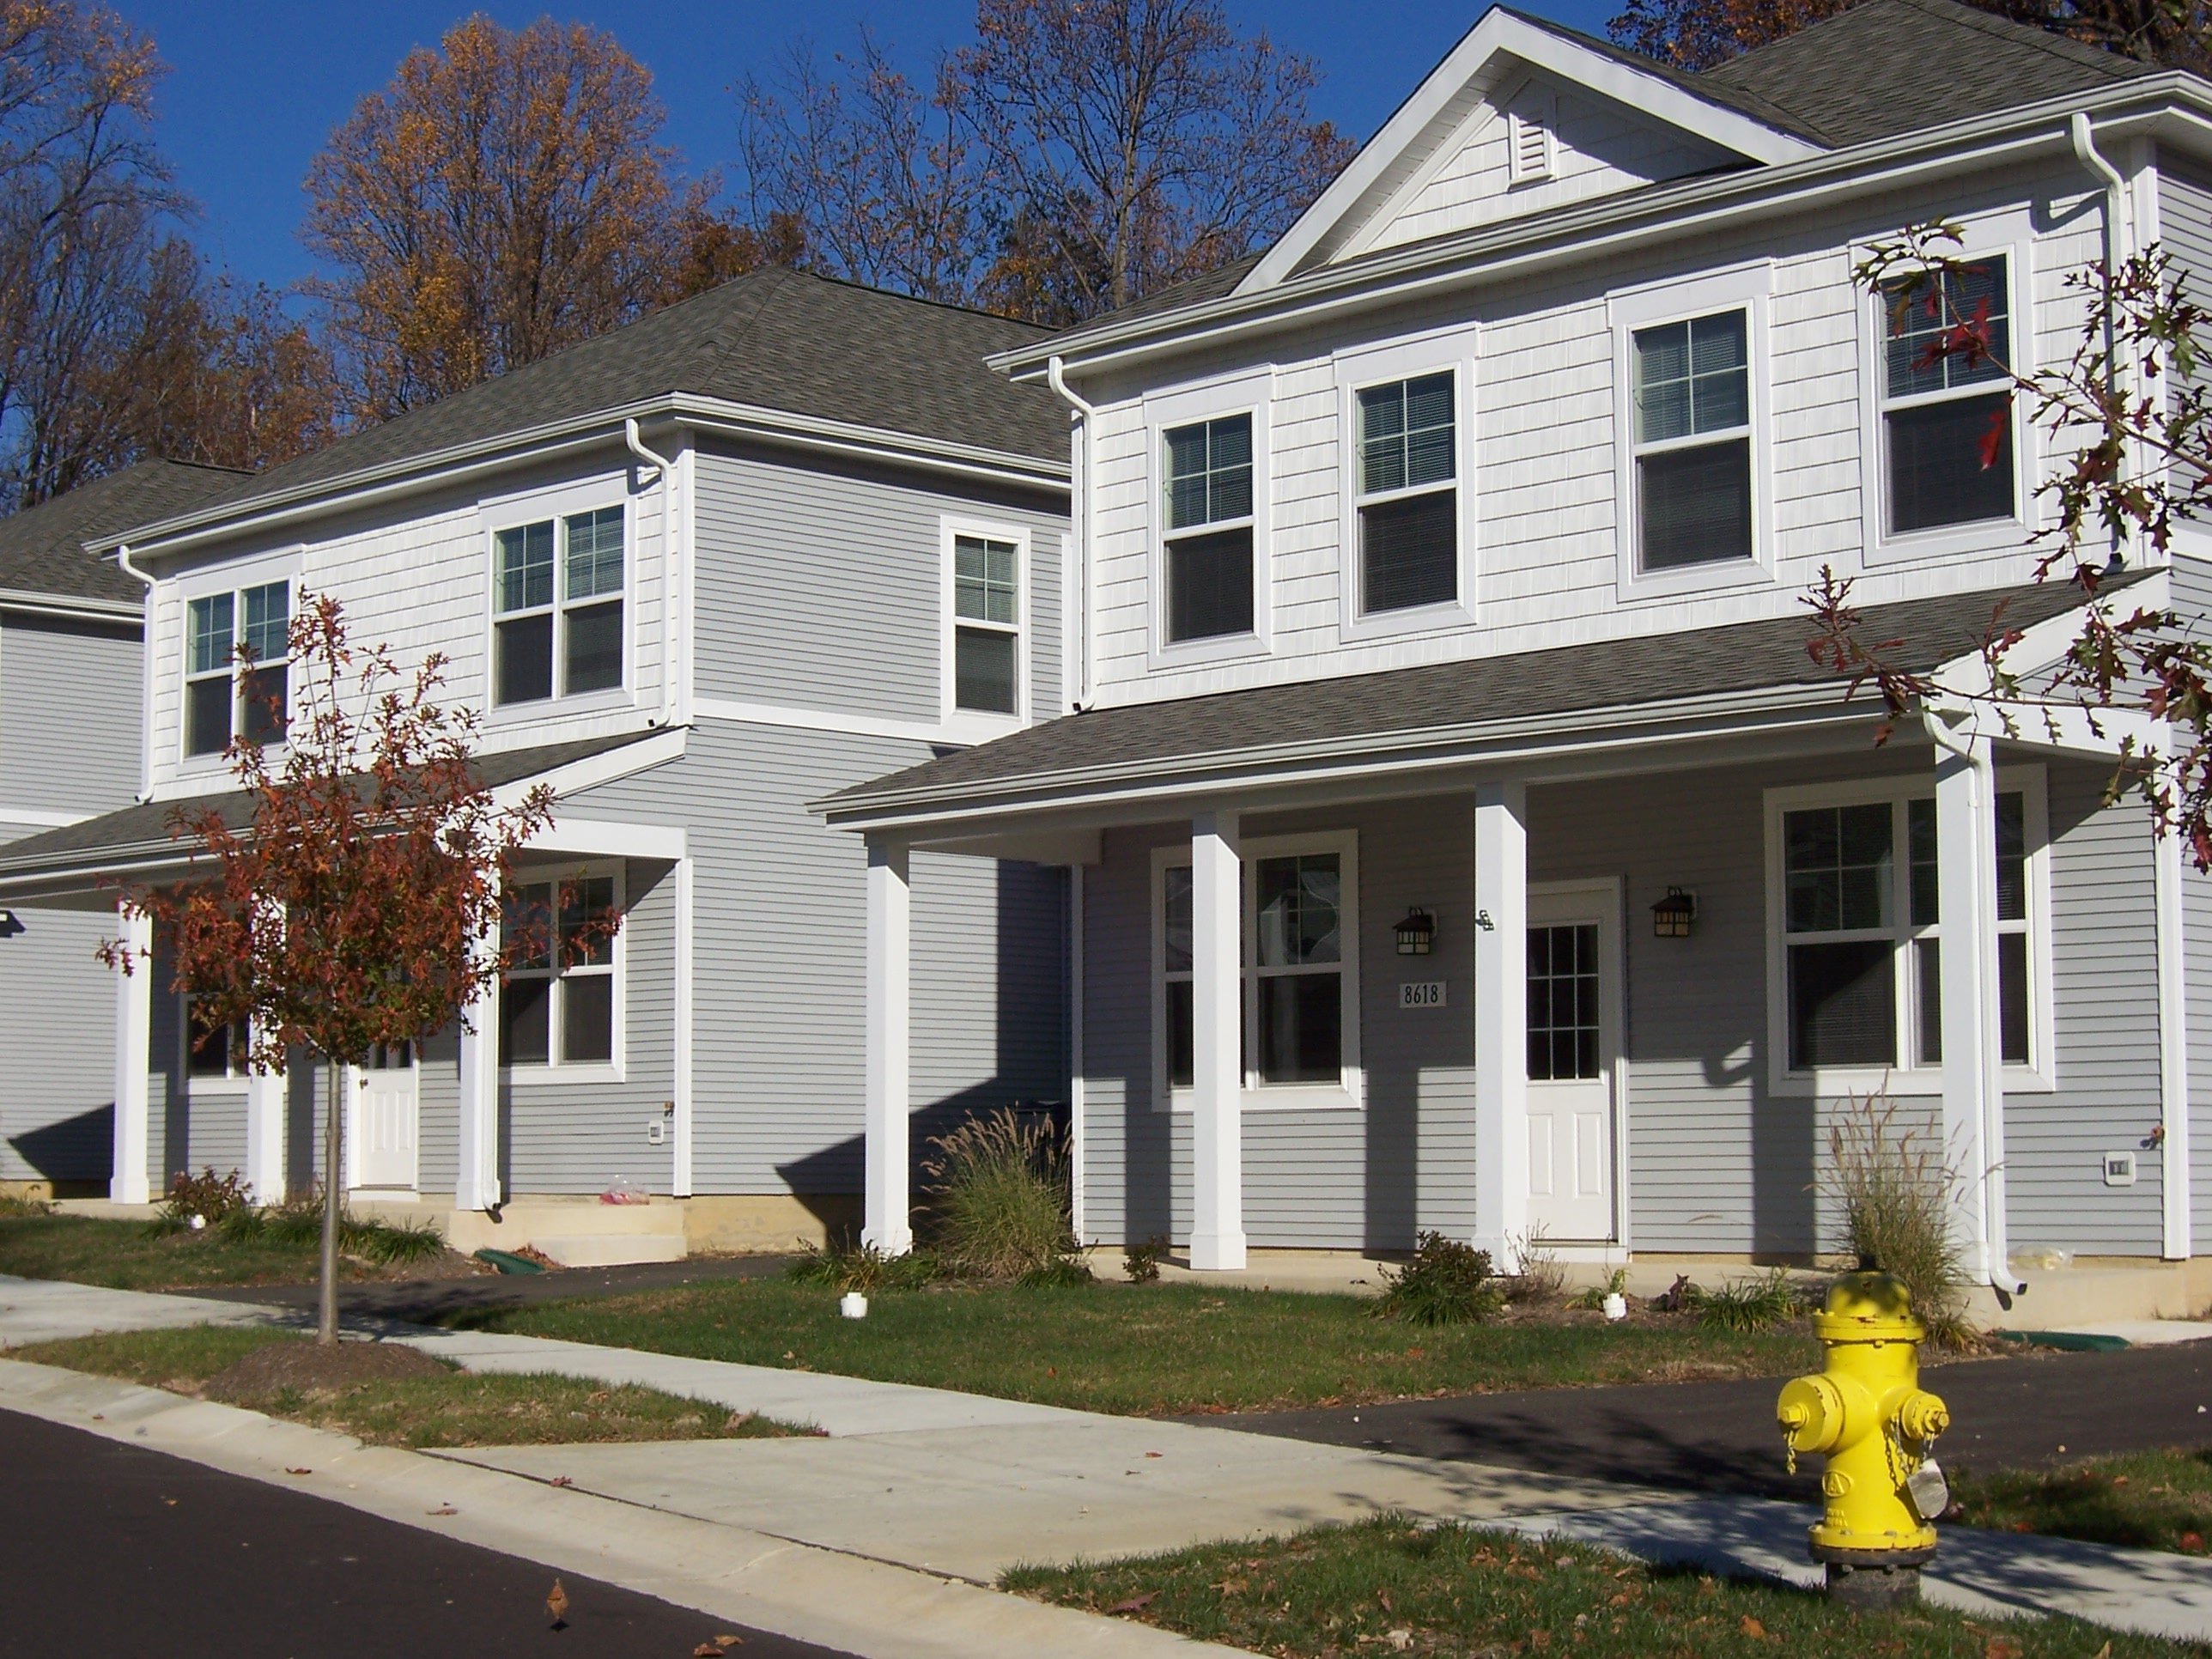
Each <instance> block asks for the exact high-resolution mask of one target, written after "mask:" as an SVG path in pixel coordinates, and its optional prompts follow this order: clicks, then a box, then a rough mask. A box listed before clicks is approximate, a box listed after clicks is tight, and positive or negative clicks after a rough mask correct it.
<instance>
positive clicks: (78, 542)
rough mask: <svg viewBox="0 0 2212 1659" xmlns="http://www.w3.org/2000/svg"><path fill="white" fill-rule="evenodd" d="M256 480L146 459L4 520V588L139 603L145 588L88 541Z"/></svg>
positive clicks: (0, 562) (0, 578) (0, 558)
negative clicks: (92, 551) (96, 554)
mask: <svg viewBox="0 0 2212 1659" xmlns="http://www.w3.org/2000/svg"><path fill="white" fill-rule="evenodd" d="M250 476H252V475H250V474H248V473H244V472H237V471H232V470H231V469H230V468H228V467H222V466H197V465H192V464H191V463H190V462H186V461H161V460H155V461H141V462H139V463H138V464H137V465H136V466H130V467H125V469H124V470H123V471H120V472H111V473H109V474H108V475H107V476H106V477H104V478H94V480H93V481H92V482H91V483H86V484H79V485H78V486H77V487H76V489H72V490H70V492H69V494H68V495H57V496H55V497H54V499H53V500H52V501H42V502H41V503H40V504H39V505H38V506H37V507H28V508H27V509H25V510H24V511H22V512H21V513H10V514H9V516H8V517H7V518H4V519H0V589H11V590H13V591H15V592H21V593H46V594H51V595H52V596H54V597H55V598H58V599H119V600H121V601H122V602H123V603H125V604H126V605H137V604H139V603H141V602H142V601H143V599H145V597H146V590H145V588H144V587H143V586H140V585H139V583H138V582H137V580H136V579H135V578H133V577H131V576H129V575H126V574H125V573H124V572H123V571H122V570H120V569H118V568H117V567H116V564H115V562H114V561H113V560H112V559H96V558H94V557H93V556H92V555H90V554H89V553H87V552H86V551H85V550H84V544H86V543H87V542H88V541H92V540H94V539H95V538H99V537H102V536H117V535H121V534H122V533H124V532H125V531H129V530H132V529H135V528H137V526H140V525H142V524H152V523H154V522H155V520H160V519H167V518H170V517H172V516H173V515H174V514H176V513H183V512H185V511H188V510H189V509H191V508H192V507H197V506H199V505H200V504H201V503H202V502H203V501H211V500H213V499H214V498H215V497H216V496H217V495H222V493H223V492H224V491H225V490H227V489H235V488H236V487H237V486H238V483H239V481H240V479H242V478H246V477H250Z"/></svg>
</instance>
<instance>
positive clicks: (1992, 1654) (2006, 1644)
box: [1982, 1636, 2020, 1659]
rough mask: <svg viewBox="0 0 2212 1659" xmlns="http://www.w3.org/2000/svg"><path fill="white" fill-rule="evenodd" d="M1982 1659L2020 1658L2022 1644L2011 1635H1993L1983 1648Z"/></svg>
mask: <svg viewBox="0 0 2212 1659" xmlns="http://www.w3.org/2000/svg"><path fill="white" fill-rule="evenodd" d="M1982 1659H2020V1644H2019V1643H2017V1642H2015V1641H2014V1640H2013V1639H2012V1638H2011V1637H2009V1636H1992V1637H1991V1638H1990V1643H1989V1645H1988V1646H1987V1647H1985V1648H1984V1649H1983V1650H1982Z"/></svg>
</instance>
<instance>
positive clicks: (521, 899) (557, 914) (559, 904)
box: [499, 874, 618, 1066]
mask: <svg viewBox="0 0 2212 1659" xmlns="http://www.w3.org/2000/svg"><path fill="white" fill-rule="evenodd" d="M617 902H618V901H617V892H616V883H615V878H614V877H613V876H611V875H604V876H603V875H592V874H582V875H577V876H572V877H569V878H566V879H563V880H561V881H538V882H525V883H520V884H517V885H515V886H514V887H513V888H512V889H510V890H509V891H508V894H507V914H506V919H505V925H504V933H505V945H506V948H507V951H509V952H510V955H509V958H508V962H507V979H506V982H505V983H504V984H502V985H501V987H500V994H499V1063H500V1064H501V1066H583V1065H606V1064H609V1063H611V1061H612V1060H614V1057H615V1020H616V1017H617V996H616V994H615V993H616V986H615V977H616V959H615V933H616V929H617V908H616V907H617Z"/></svg>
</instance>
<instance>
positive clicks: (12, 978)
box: [0, 824, 115, 1182]
mask: <svg viewBox="0 0 2212 1659" xmlns="http://www.w3.org/2000/svg"><path fill="white" fill-rule="evenodd" d="M28 833H31V832H30V831H29V830H28V829H27V827H25V826H22V825H16V824H0V841H4V840H13V839H15V838H16V837H18V836H22V835H25V834H28ZM114 931H115V925H114V922H113V921H112V918H111V917H110V916H108V915H106V913H104V912H103V913H96V914H91V915H88V914H85V913H83V912H82V911H75V910H32V909H17V910H16V911H15V928H14V929H12V930H5V931H0V1054H6V1055H7V1056H8V1057H9V1059H8V1064H7V1065H6V1066H4V1067H0V1181H41V1180H43V1181H75V1182H82V1181H100V1182H104V1181H106V1179H107V1176H108V1167H109V1164H110V1162H111V1160H112V1156H113V1149H114V1122H115V1119H114V1103H115V981H114V978H113V976H112V975H111V974H110V973H109V972H108V970H107V969H105V968H103V967H101V966H100V962H99V960H98V959H97V957H95V956H94V951H96V950H97V949H98V948H99V945H100V941H101V940H102V939H106V938H109V937H111V936H112V934H113V933H114Z"/></svg>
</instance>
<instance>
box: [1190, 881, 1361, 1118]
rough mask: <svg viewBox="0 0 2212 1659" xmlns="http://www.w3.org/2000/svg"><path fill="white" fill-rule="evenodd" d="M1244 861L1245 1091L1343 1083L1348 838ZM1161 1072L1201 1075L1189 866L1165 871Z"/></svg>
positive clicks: (1347, 1056) (1350, 1017)
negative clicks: (1198, 1070)
mask: <svg viewBox="0 0 2212 1659" xmlns="http://www.w3.org/2000/svg"><path fill="white" fill-rule="evenodd" d="M1249 850H1252V851H1255V852H1257V853H1259V854H1260V855H1259V856H1255V857H1251V858H1249V859H1248V860H1246V862H1245V865H1244V874H1243V903H1242V910H1241V914H1242V915H1243V929H1242V932H1243V945H1242V947H1241V948H1242V962H1243V973H1242V981H1243V1028H1242V1030H1241V1032H1240V1039H1241V1052H1242V1066H1243V1073H1244V1084H1245V1087H1247V1088H1248V1089H1254V1090H1261V1091H1265V1090H1267V1089H1269V1088H1271V1087H1273V1088H1279V1089H1281V1088H1294V1087H1296V1086H1297V1085H1306V1086H1308V1087H1309V1088H1310V1087H1313V1086H1320V1087H1324V1088H1327V1089H1330V1090H1335V1089H1339V1088H1341V1087H1342V1086H1343V1085H1344V1079H1345V1073H1346V1066H1348V1065H1349V1064H1351V1063H1352V1054H1353V1050H1354V1047H1355V1045H1356V1042H1357V1031H1356V1026H1355V1024H1354V1021H1355V1020H1356V1018H1357V1010H1356V1008H1355V1007H1354V1006H1353V994H1352V988H1351V982H1350V981H1348V978H1347V975H1348V973H1349V971H1350V968H1349V964H1348V963H1347V962H1346V951H1347V949H1348V948H1349V945H1348V941H1350V940H1351V939H1352V938H1353V937H1354V934H1353V932H1352V899H1351V895H1350V891H1349V882H1350V880H1351V878H1352V854H1351V852H1350V851H1349V850H1348V843H1342V842H1339V843H1337V844H1336V845H1329V844H1328V843H1327V842H1323V843H1314V842H1304V843H1297V844H1293V845H1292V846H1288V847H1285V848H1284V850H1283V851H1282V852H1280V853H1270V852H1267V851H1265V850H1263V849H1261V848H1253V849H1249ZM1158 895H1159V907H1160V908H1159V915H1158V927H1159V929H1160V934H1159V938H1160V951H1159V957H1158V963H1159V974H1160V986H1159V999H1158V1005H1157V1006H1158V1010H1159V1016H1160V1021H1161V1030H1160V1070H1161V1073H1162V1077H1163V1080H1164V1082H1165V1084H1166V1085H1167V1086H1168V1087H1169V1088H1170V1090H1175V1089H1188V1087H1190V1085H1191V1081H1192V1079H1193V1077H1194V1074H1195V1070H1196V1068H1195V1064H1194V1060H1195V1052H1194V1049H1195V1042H1194V1029H1195V1028H1194V1018H1193V1009H1194V1000H1195V995H1194V991H1193V988H1192V966H1193V958H1192V933H1191V871H1190V866H1188V865H1187V864H1177V863H1164V864H1162V865H1161V866H1160V868H1159V872H1158Z"/></svg>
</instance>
